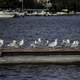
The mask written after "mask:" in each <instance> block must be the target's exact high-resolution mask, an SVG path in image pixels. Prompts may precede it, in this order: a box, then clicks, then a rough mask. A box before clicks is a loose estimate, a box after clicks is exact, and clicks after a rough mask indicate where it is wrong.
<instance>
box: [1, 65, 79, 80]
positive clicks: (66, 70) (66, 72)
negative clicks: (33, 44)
mask: <svg viewBox="0 0 80 80" xmlns="http://www.w3.org/2000/svg"><path fill="white" fill-rule="evenodd" d="M79 79H80V66H79V65H52V64H40V65H33V64H26V65H12V66H9V65H7V66H0V80H79Z"/></svg>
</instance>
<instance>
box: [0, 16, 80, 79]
mask: <svg viewBox="0 0 80 80" xmlns="http://www.w3.org/2000/svg"><path fill="white" fill-rule="evenodd" d="M39 37H40V38H42V39H43V40H47V39H48V40H50V41H53V40H54V39H55V38H58V40H60V41H61V40H63V39H67V38H68V39H70V40H80V16H54V17H38V16H36V17H34V16H29V17H20V18H12V19H0V38H2V39H4V40H5V43H6V44H7V43H9V42H11V41H12V40H13V39H16V40H17V41H19V40H21V39H25V47H28V46H29V45H30V43H31V42H32V41H34V40H35V39H38V38H39ZM79 79H80V66H79V65H53V64H41V65H32V64H26V65H12V66H10V65H6V66H5V65H0V80H79Z"/></svg>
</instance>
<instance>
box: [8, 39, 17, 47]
mask: <svg viewBox="0 0 80 80" xmlns="http://www.w3.org/2000/svg"><path fill="white" fill-rule="evenodd" d="M7 46H8V47H15V48H18V45H17V41H16V40H13V42H12V43H10V44H8V45H7Z"/></svg>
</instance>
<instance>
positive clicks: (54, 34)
mask: <svg viewBox="0 0 80 80" xmlns="http://www.w3.org/2000/svg"><path fill="white" fill-rule="evenodd" d="M0 37H1V38H2V39H5V42H6V43H8V42H10V41H11V40H13V39H16V40H21V39H25V47H26V46H27V47H28V46H29V45H30V43H31V42H32V41H34V40H35V39H38V38H42V39H43V40H46V39H48V40H50V41H52V40H54V39H55V38H58V39H59V40H62V39H67V38H68V39H71V40H80V16H54V17H38V16H36V17H35V16H28V17H20V18H13V19H0Z"/></svg>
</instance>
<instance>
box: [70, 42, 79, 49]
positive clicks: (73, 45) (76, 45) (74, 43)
mask: <svg viewBox="0 0 80 80" xmlns="http://www.w3.org/2000/svg"><path fill="white" fill-rule="evenodd" d="M78 46H79V41H73V43H72V45H71V48H77V47H78Z"/></svg>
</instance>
